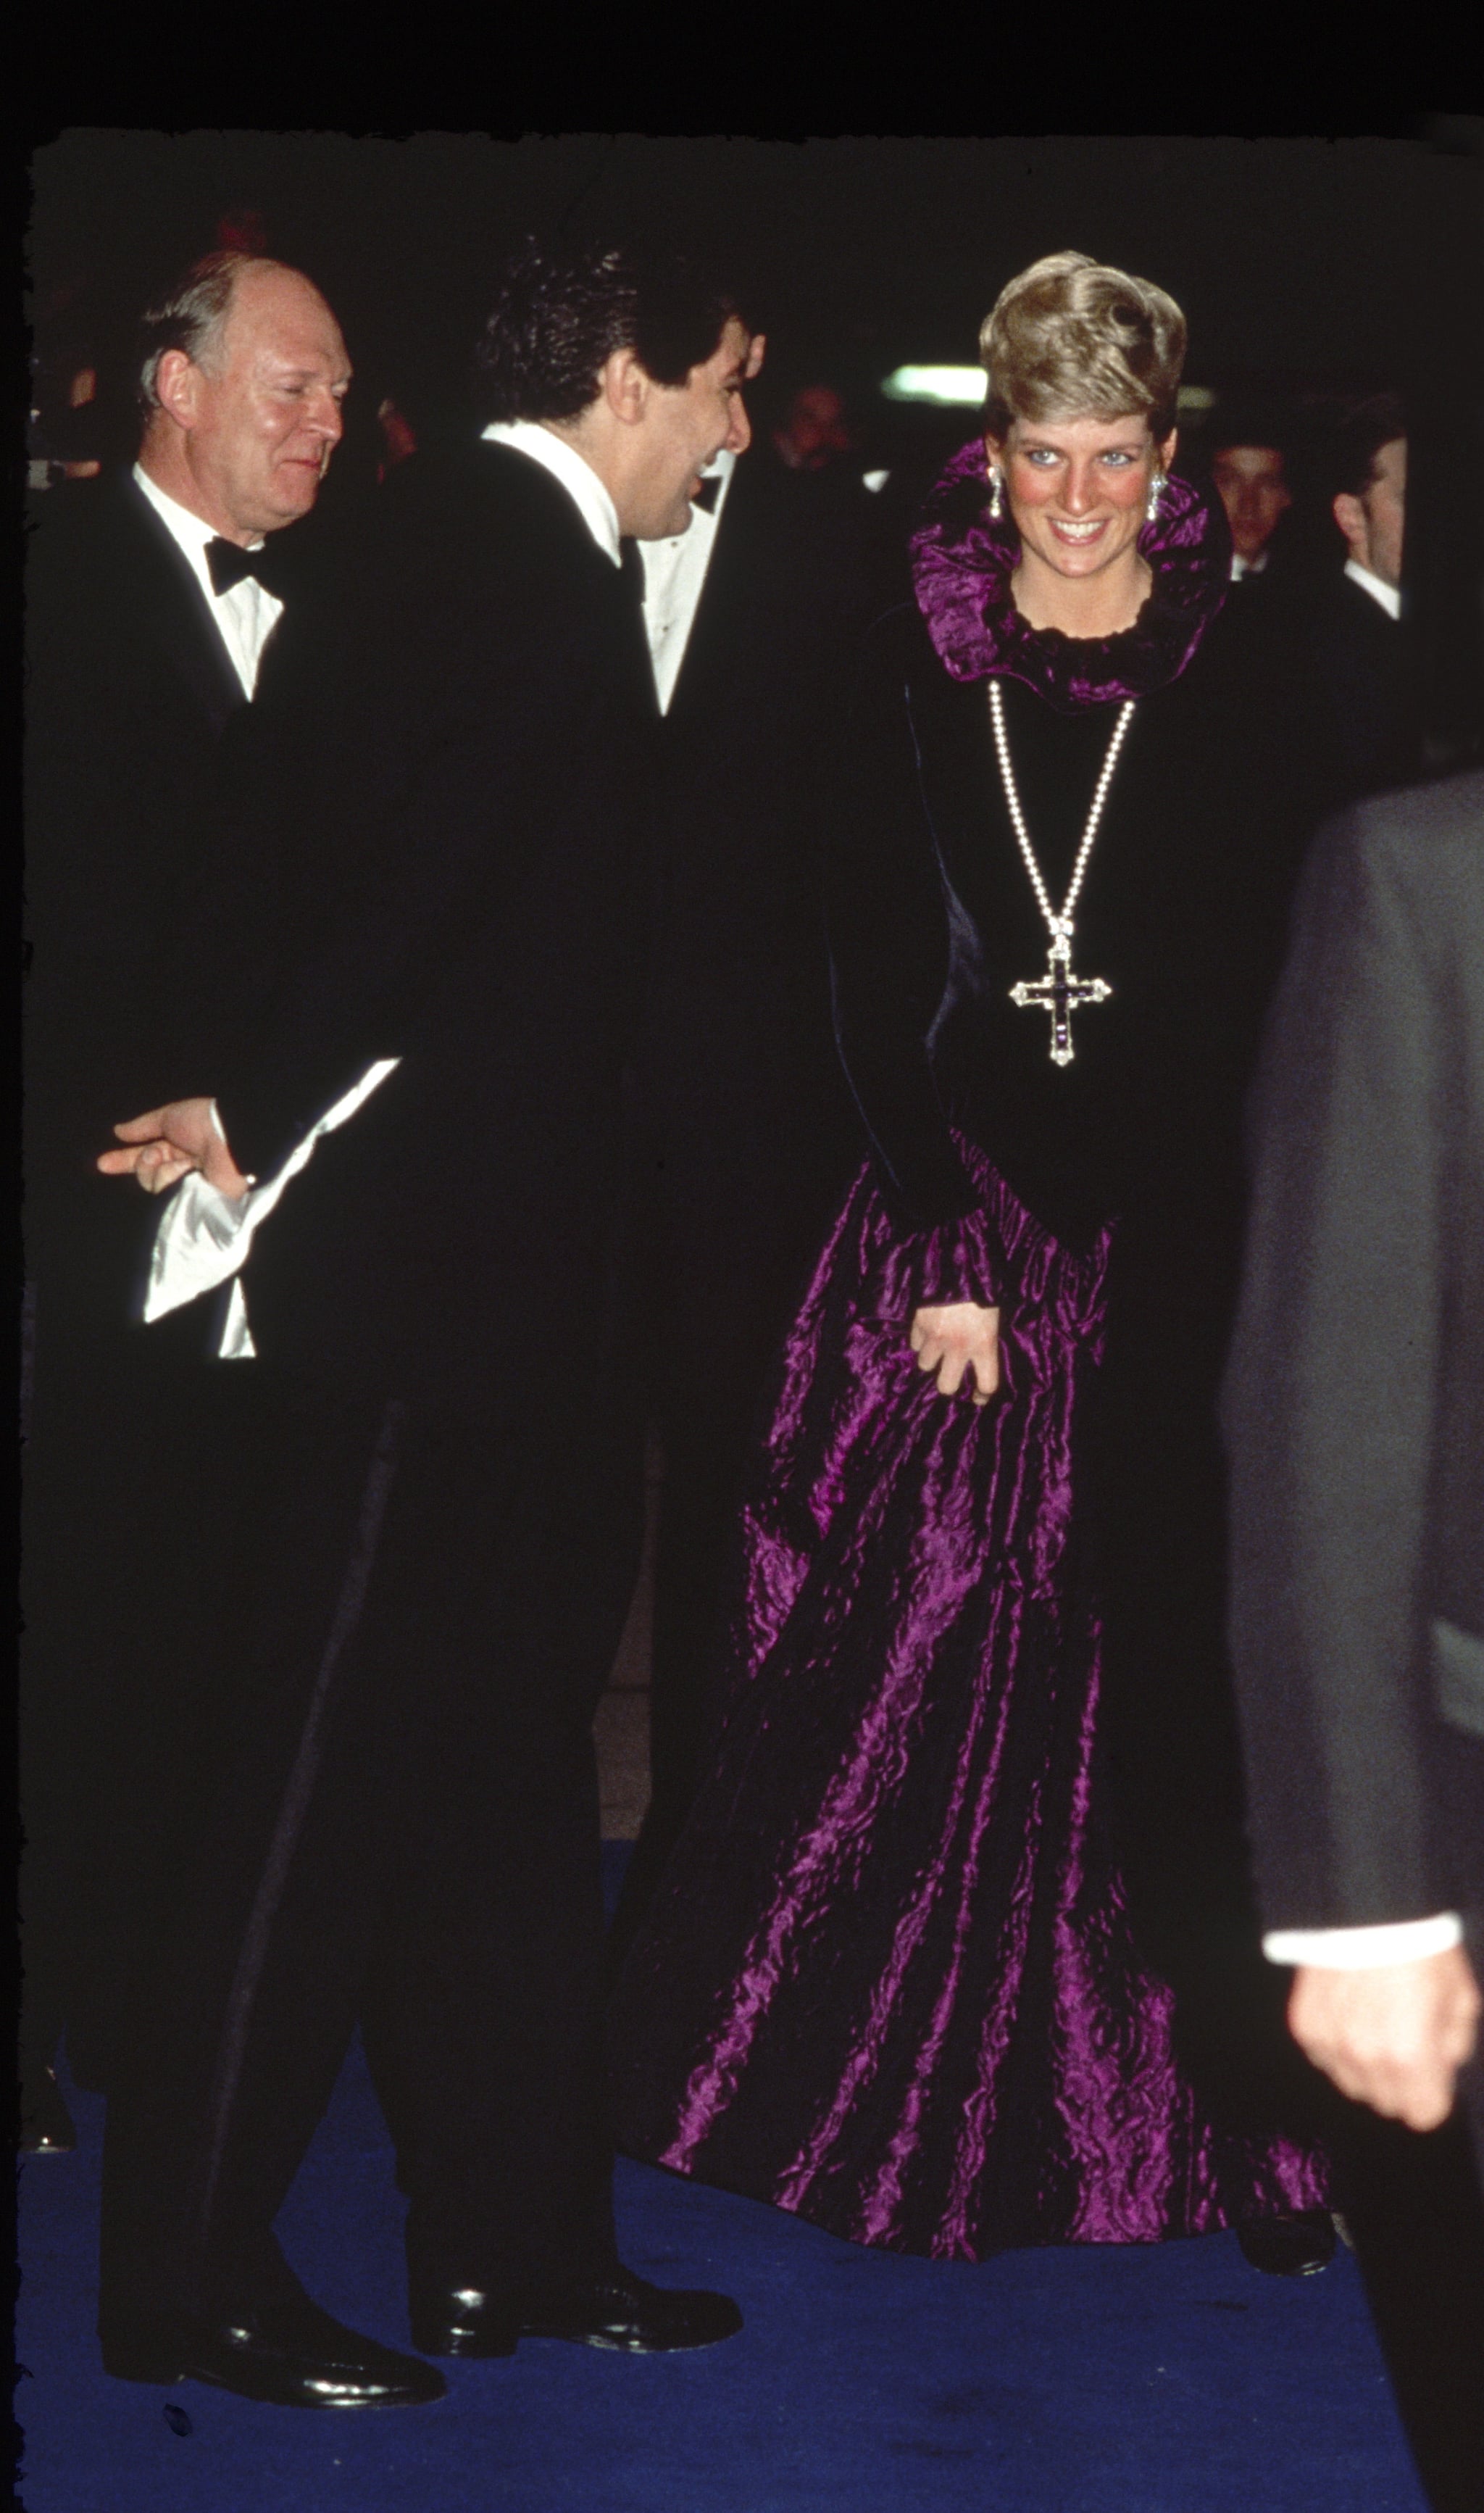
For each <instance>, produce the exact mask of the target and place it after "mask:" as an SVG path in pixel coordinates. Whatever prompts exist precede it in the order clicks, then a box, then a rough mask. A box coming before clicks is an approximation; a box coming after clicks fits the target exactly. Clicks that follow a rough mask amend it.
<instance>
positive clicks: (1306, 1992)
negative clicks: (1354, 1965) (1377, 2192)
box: [1288, 1946, 1484, 2129]
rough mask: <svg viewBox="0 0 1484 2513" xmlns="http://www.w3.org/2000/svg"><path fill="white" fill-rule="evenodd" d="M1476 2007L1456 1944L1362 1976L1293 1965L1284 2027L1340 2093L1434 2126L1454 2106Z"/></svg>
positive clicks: (1411, 2124)
mask: <svg viewBox="0 0 1484 2513" xmlns="http://www.w3.org/2000/svg"><path fill="white" fill-rule="evenodd" d="M1481 2004H1484V2002H1481V2000H1480V1997H1479V1989H1478V1983H1477V1982H1476V1981H1475V1979H1474V1976H1473V1972H1472V1969H1471V1967H1470V1965H1469V1961H1468V1957H1467V1955H1466V1954H1465V1953H1464V1949H1463V1947H1462V1946H1450V1947H1449V1949H1448V1951H1447V1953H1446V1954H1440V1955H1425V1956H1424V1957H1423V1958H1422V1959H1421V1961H1419V1962H1417V1963H1401V1964H1378V1965H1377V1966H1376V1967H1375V1969H1374V1970H1372V1971H1366V1972H1339V1971H1336V1970H1334V1969H1333V1968H1330V1967H1325V1968H1322V1969H1321V1967H1320V1966H1319V1965H1317V1964H1300V1966H1299V1968H1298V1970H1297V1972H1296V1973H1295V1974H1294V1979H1293V1989H1292V1992H1291V1993H1290V1996H1289V2001H1288V2029H1289V2031H1290V2032H1291V2033H1292V2035H1293V2037H1294V2040H1295V2041H1296V2042H1297V2043H1298V2045H1299V2047H1300V2049H1301V2050H1302V2051H1303V2052H1304V2053H1305V2054H1306V2055H1307V2056H1308V2058H1310V2059H1312V2061H1313V2063H1314V2066H1315V2067H1316V2068H1322V2069H1323V2071H1324V2073H1325V2075H1326V2076H1327V2077H1330V2078H1332V2079H1333V2081H1334V2083H1335V2084H1336V2085H1337V2086H1338V2087H1339V2089H1340V2091H1341V2093H1342V2094H1350V2095H1352V2096H1353V2097H1354V2099H1355V2100H1356V2101H1357V2102H1362V2103H1369V2104H1370V2106H1371V2108H1372V2110H1373V2111H1378V2112H1385V2113H1386V2117H1387V2118H1388V2119H1390V2120H1401V2121H1405V2122H1406V2124H1407V2127H1408V2128H1409V2129H1436V2128H1437V2126H1438V2124H1439V2122H1441V2121H1445V2120H1446V2119H1447V2117H1448V2115H1449V2113H1450V2112H1451V2111H1452V2109H1453V2093H1454V2081H1455V2079H1456V2078H1457V2076H1458V2072H1459V2070H1460V2068H1461V2067H1462V2066H1463V2064H1464V2060H1465V2059H1466V2058H1468V2057H1469V2055H1470V2054H1471V2053H1472V2051H1473V2047H1474V2040H1475V2037H1476V2035H1477V2032H1478V2024H1479V2013H1480V2007H1481Z"/></svg>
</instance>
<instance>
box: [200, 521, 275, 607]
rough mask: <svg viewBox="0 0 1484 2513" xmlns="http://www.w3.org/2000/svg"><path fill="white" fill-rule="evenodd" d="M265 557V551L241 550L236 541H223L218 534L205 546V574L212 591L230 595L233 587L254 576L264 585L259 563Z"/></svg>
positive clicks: (264, 580)
mask: <svg viewBox="0 0 1484 2513" xmlns="http://www.w3.org/2000/svg"><path fill="white" fill-rule="evenodd" d="M266 556H267V553H266V551H265V550H260V549H241V548H239V546H238V544H237V542H236V541H228V540H223V539H222V538H221V536H220V534H219V533H218V534H217V536H216V538H215V539H214V540H209V541H208V542H207V545H206V564H207V572H208V574H209V575H210V577H211V579H212V591H213V592H214V593H230V592H231V590H232V587H233V585H234V584H241V582H242V579H243V578H244V577H245V576H255V577H256V578H257V581H258V583H259V584H264V583H266V581H267V579H266V578H265V576H264V574H263V571H262V566H261V561H262V560H263V559H264V558H265V557H266Z"/></svg>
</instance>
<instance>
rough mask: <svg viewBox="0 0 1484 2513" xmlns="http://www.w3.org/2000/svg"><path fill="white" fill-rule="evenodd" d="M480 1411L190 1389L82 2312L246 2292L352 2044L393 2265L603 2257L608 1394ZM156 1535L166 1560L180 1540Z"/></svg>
mask: <svg viewBox="0 0 1484 2513" xmlns="http://www.w3.org/2000/svg"><path fill="white" fill-rule="evenodd" d="M597 1378H598V1380H599V1381H601V1382H602V1383H598V1384H594V1383H589V1384H587V1385H586V1386H584V1387H580V1388H579V1387H576V1386H574V1387H573V1388H571V1389H568V1390H566V1391H565V1392H558V1393H554V1394H551V1395H549V1396H542V1397H537V1396H534V1395H528V1396H527V1397H526V1398H525V1399H524V1400H523V1401H521V1402H520V1403H516V1402H512V1403H511V1404H509V1405H507V1406H506V1407H505V1408H504V1409H503V1410H502V1411H500V1412H495V1411H493V1410H489V1411H487V1412H486V1413H485V1414H484V1415H483V1416H481V1418H478V1419H474V1418H462V1417H454V1416H448V1415H442V1416H440V1415H434V1414H430V1413H429V1412H427V1411H426V1410H423V1409H419V1408H418V1407H417V1406H416V1405H415V1404H407V1403H402V1402H397V1401H388V1400H386V1399H384V1398H380V1397H371V1396H364V1397H362V1396H350V1395H347V1394H346V1393H345V1392H344V1391H337V1390H334V1389H331V1388H319V1389H317V1388H312V1387H308V1386H305V1385H297V1386H286V1385H283V1384H281V1383H278V1382H277V1381H276V1380H275V1377H274V1375H273V1373H272V1371H271V1369H270V1368H269V1366H268V1365H267V1364H264V1363H262V1362H248V1363H235V1364H222V1365H218V1366H216V1367H215V1368H214V1369H209V1370H205V1371H203V1373H202V1374H201V1380H200V1384H199V1386H198V1388H197V1389H196V1391H195V1393H194V1398H193V1403H192V1407H191V1409H190V1418H189V1419H188V1420H187V1421H182V1425H181V1440H182V1443H183V1446H184V1449H185V1451H186V1453H187V1454H188V1456H189V1457H190V1459H191V1462H192V1466H193V1470H194V1486H195V1488H194V1493H193V1495H192V1496H191V1497H190V1499H189V1500H188V1501H187V1502H184V1503H179V1501H178V1496H179V1495H180V1492H181V1484H182V1478H181V1476H180V1474H179V1472H178V1471H176V1472H175V1473H174V1474H173V1476H172V1479H171V1480H172V1485H173V1489H174V1491H175V1493H176V1496H177V1505H178V1509H179V1520H180V1523H179V1524H177V1526H176V1529H175V1530H174V1531H173V1532H172V1533H169V1534H167V1532H165V1531H162V1533H161V1537H160V1548H161V1570H162V1578H161V1611H160V1616H159V1621H158V1627H157V1632H156V1636H155V1643H154V1646H153V1647H152V1648H151V1649H149V1650H147V1651H143V1652H141V1653H139V1654H138V1655H137V1662H136V1664H135V1665H134V1666H133V1667H132V1668H131V1669H130V1670H129V1671H128V1676H127V1679H126V1681H125V1682H124V1683H123V1684H121V1687H120V1698H121V1700H123V1701H126V1702H127V1704H128V1715H127V1718H126V1721H125V1725H126V1727H127V1728H128V1730H129V1732H130V1735H129V1742H130V1746H131V1767H132V1769H133V1770H134V1772H135V1774H136V1775H141V1774H149V1775H153V1782H154V1785H153V1787H152V1790H151V1791H150V1793H149V1799H148V1803H147V1805H144V1806H142V1807H141V1808H140V1811H139V1814H138V1817H137V1822H136V1826H135V1838H136V1843H137V1851H138V1855H139V1860H140V1868H141V1872H140V1874H139V1875H138V1876H137V1881H136V1892H135V1895H134V1897H133V1907H134V1908H135V1909H136V1910H137V1913H138V1915H139V1917H138V1922H137V1932H136V1943H135V1945H134V1947H133V1949H132V1953H131V1958H130V1965H129V1972H130V1978H129V1984H128V1993H127V1996H126V1998H125V2000H124V2002H123V2007H124V2020H123V2025H122V2029H121V2031H120V2033H119V2036H118V2041H117V2047H116V2049H115V2051H114V2053H113V2054H112V2056H111V2059H110V2067H109V2085H108V2093H109V2103H108V2125H107V2134H106V2138H105V2147H104V2186H103V2215H102V2310H103V2312H104V2314H105V2315H106V2313H107V2312H108V2310H109V2308H110V2304H111V2302H112V2301H113V2300H114V2299H121V2300H122V2299H127V2300H129V2301H130V2302H133V2303H142V2304H149V2305H158V2306H162V2307H171V2306H179V2307H183V2308H186V2309H200V2308H202V2307H203V2305H204V2304H205V2303H208V2302H210V2301H211V2299H212V2298H213V2296H214V2295H215V2294H223V2295H224V2294H231V2293H233V2292H240V2291H241V2288H242V2285H243V2283H244V2281H245V2280H246V2281H248V2282H249V2283H251V2280H252V2278H253V2277H254V2275H256V2274H257V2273H258V2270H257V2267H255V2266H254V2263H261V2262H262V2261H263V2260H264V2259H265V2258H266V2257H267V2256H268V2254H269V2252H270V2250H271V2246H270V2244H269V2229H270V2227H271V2225H272V2221H273V2218H274V2215H275V2214H276V2213H277V2211H278V2209H279V2207H280V2205H281V2204H282V2201H283V2199H284V2197H285V2195H286V2194H287V2192H288V2189H289V2187H290V2185H291V2183H292V2181H293V2175H294V2173H295V2171H296V2169H297V2166H298V2163H299V2161H300V2159H301V2157H302V2155H303V2152H304V2149H305V2147H306V2146H307V2144H308V2141H309V2138H310V2136H311V2135H312V2134H313V2131H314V2128H315V2125H316V2123H317V2122H318V2120H319V2118H320V2116H321V2114H322V2112H323V2110H324V2108H325V2105H326V2102H327V2101H328V2099H329V2095H330V2094H331V2091H332V2087H333V2084H334V2079H335V2075H336V2072H337V2070H338V2068H339V2065H340V2062H341V2060H342V2058H343V2055H344V2053H345V2050H346V2047H347V2044H348V2041H349V2039H350V2035H351V2033H352V2030H353V2028H354V2026H355V2025H356V2023H357V2022H358V2021H360V2023H361V2024H362V2027H363V2031H364V2035H365V2040H366V2045H367V2049H368V2054H369V2056H370V2058H371V2066H372V2070H373V2073H374V2076H375V2081H376V2085H377V2089H378V2093H379V2094H380V2096H381V2100H382V2103H383V2107H384V2109H385V2112H386V2115H387V2119H388V2123H389V2126H390V2128H391V2130H392V2133H393V2136H394V2139H395V2142H396V2148H397V2156H398V2178H399V2182H400V2184H401V2186H402V2188H403V2189H404V2190H405V2191H406V2193H407V2195H408V2198H409V2202H410V2205H409V2214H408V2228H407V2238H408V2252H409V2261H410V2270H411V2273H412V2275H413V2276H414V2278H416V2277H424V2278H427V2279H430V2280H437V2281H443V2280H445V2279H450V2280H451V2281H452V2282H453V2283H455V2284H460V2285H480V2286H484V2287H487V2288H490V2289H493V2290H495V2291H499V2290H501V2289H502V2288H503V2289H516V2288H521V2287H526V2286H528V2285H529V2284H530V2283H531V2282H532V2281H539V2280H541V2279H544V2278H560V2277H562V2276H564V2275H566V2274H572V2273H581V2272H582V2271H584V2270H585V2269H588V2268H591V2267H593V2266H596V2265H598V2264H600V2263H602V2262H604V2261H605V2260H607V2259H608V2258H610V2257H611V2253H612V2230H611V2222H610V2214H609V2202H608V2148H607V2141H606V2137H605V2128H604V2122H603V2116H602V2104H601V2095H600V2079H599V2064H598V2059H599V2035H598V2020H597V2018H598V1978H599V1964H600V1956H601V1946H602V1898H601V1879H600V1859H599V1825H598V1793H597V1777H596V1770H595V1764H594V1755H593V1746H592V1738H591V1725H592V1718H593V1712H594V1709H595V1706H596V1703H597V1698H598V1695H599V1694H600V1692H601V1690H602V1688H603V1685H604V1682H605V1678H606V1675H607V1671H608V1668H609V1666H610V1664H611V1660H612V1656H613V1653H614V1650H615V1648H616V1645H617V1641H618V1637H619V1633H620V1631H621V1628H622V1623H623V1618H624V1614H625V1611H626V1608H627V1604H628V1600H629V1595H630V1591H631V1589H632V1586H633V1581H634V1577H635V1573H636V1567H637V1560H638V1553H639V1544H640V1536H641V1529H642V1503H643V1485H642V1441H641V1428H642V1416H641V1412H640V1409H639V1408H638V1407H637V1406H636V1405H634V1404H633V1403H632V1402H631V1401H629V1399H628V1398H627V1397H626V1395H625V1393H624V1391H623V1388H622V1387H621V1386H620V1384H619V1381H618V1377H617V1376H616V1375H610V1376H608V1377H607V1378H604V1375H603V1373H602V1372H599V1373H598V1374H597ZM167 1547H168V1550H167Z"/></svg>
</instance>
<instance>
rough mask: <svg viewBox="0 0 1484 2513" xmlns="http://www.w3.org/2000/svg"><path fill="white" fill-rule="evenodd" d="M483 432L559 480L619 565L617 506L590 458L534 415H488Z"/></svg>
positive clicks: (493, 441) (606, 550) (600, 545)
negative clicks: (537, 464)
mask: <svg viewBox="0 0 1484 2513" xmlns="http://www.w3.org/2000/svg"><path fill="white" fill-rule="evenodd" d="M484 433H485V435H486V437H487V438H488V441H489V443H490V444H492V445H508V446H509V447H510V448H511V449H512V451H513V452H514V453H516V454H528V455H529V456H530V459H531V460H532V461H533V462H539V463H541V464H542V465H543V467H544V468H545V469H546V470H548V471H549V472H550V473H551V475H552V478H553V479H554V480H560V481H561V483H562V486H563V488H564V489H565V490H566V493H567V496H568V497H569V498H570V499H571V500H572V503H573V505H574V506H575V507H576V509H577V512H578V513H579V514H580V516H581V517H582V520H583V522H584V523H585V524H586V526H587V528H588V531H589V532H590V533H591V534H592V536H593V539H594V540H595V541H596V542H597V544H598V546H599V548H600V549H601V550H603V551H605V553H606V555H607V556H608V557H609V558H610V559H611V560H612V562H613V565H614V566H615V567H620V566H622V564H623V560H622V555H621V553H620V551H619V547H618V509H617V507H616V506H615V505H614V503H613V500H612V499H611V498H610V497H609V496H608V493H607V491H606V489H605V487H604V485H603V482H602V481H601V480H600V479H599V477H598V474H597V472H596V471H595V470H594V469H593V466H592V464H591V462H589V461H588V460H587V459H585V458H584V456H582V455H580V454H579V453H578V452H577V449H576V447H575V446H574V445H568V443H567V441H566V437H565V436H558V435H557V434H556V433H555V431H554V430H553V429H551V428H549V427H543V425H542V424H541V422H540V420H539V419H491V421H490V423H489V425H488V427H487V428H486V429H485V430H484Z"/></svg>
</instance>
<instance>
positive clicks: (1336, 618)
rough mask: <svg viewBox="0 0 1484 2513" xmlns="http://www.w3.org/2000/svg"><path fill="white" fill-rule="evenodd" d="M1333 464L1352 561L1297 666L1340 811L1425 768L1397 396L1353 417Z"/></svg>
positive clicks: (1322, 782) (1323, 786)
mask: <svg viewBox="0 0 1484 2513" xmlns="http://www.w3.org/2000/svg"><path fill="white" fill-rule="evenodd" d="M1328 469H1329V484H1330V490H1331V498H1330V511H1331V513H1332V514H1333V516H1334V519H1335V524H1336V527H1337V530H1338V531H1339V533H1340V536H1341V539H1343V541H1344V543H1345V546H1346V553H1347V555H1346V558H1345V562H1344V566H1343V569H1341V570H1339V571H1337V572H1336V574H1335V575H1334V577H1333V578H1331V579H1330V580H1329V581H1328V582H1327V583H1326V584H1325V585H1324V586H1322V587H1321V588H1320V590H1319V591H1318V593H1317V595H1316V596H1315V597H1314V598H1313V600H1312V601H1311V603H1310V605H1309V606H1308V609H1307V610H1306V611H1305V613H1304V615H1303V617H1302V618H1301V619H1300V622H1299V626H1298V641H1297V650H1296V659H1295V666H1294V668H1295V669H1296V671H1297V672H1298V673H1299V674H1300V676H1301V679H1302V683H1303V688H1302V691H1301V695H1303V696H1305V697H1306V698H1307V697H1308V696H1309V695H1310V694H1311V698H1312V701H1313V705H1314V708H1315V719H1314V728H1313V729H1314V734H1315V737H1316V773H1317V777H1318V781H1319V786H1320V791H1319V794H1318V802H1319V805H1320V808H1321V809H1338V808H1339V807H1340V806H1342V805H1344V804H1347V803H1350V802H1354V801H1356V800H1358V799H1359V797H1360V796H1361V795H1364V794H1375V793H1379V792H1380V791H1381V790H1382V789H1383V788H1384V787H1386V786H1391V785H1402V784H1405V783H1406V782H1407V781H1408V780H1409V779H1410V778H1413V777H1416V776H1417V775H1418V774H1419V773H1420V771H1421V767H1422V732H1421V717H1420V708H1419V694H1418V691H1417V688H1416V683H1415V677H1414V672H1413V667H1412V658H1411V654H1410V650H1409V640H1408V632H1407V623H1406V620H1405V618H1404V617H1403V592H1402V558H1403V546H1404V539H1405V529H1406V488H1407V420H1406V413H1405V411H1404V409H1403V407H1402V404H1401V402H1400V401H1399V399H1398V398H1397V396H1396V395H1395V394H1394V393H1378V394H1376V395H1374V396H1373V397H1372V398H1371V399H1369V400H1367V401H1364V402H1360V403H1357V404H1354V405H1353V406H1352V407H1351V408H1350V409H1349V410H1348V411H1347V413H1346V414H1345V416H1344V418H1343V419H1342V420H1341V422H1340V423H1339V425H1338V426H1337V427H1336V430H1335V433H1334V437H1333V441H1332V444H1331V449H1330V458H1329V465H1328Z"/></svg>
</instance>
